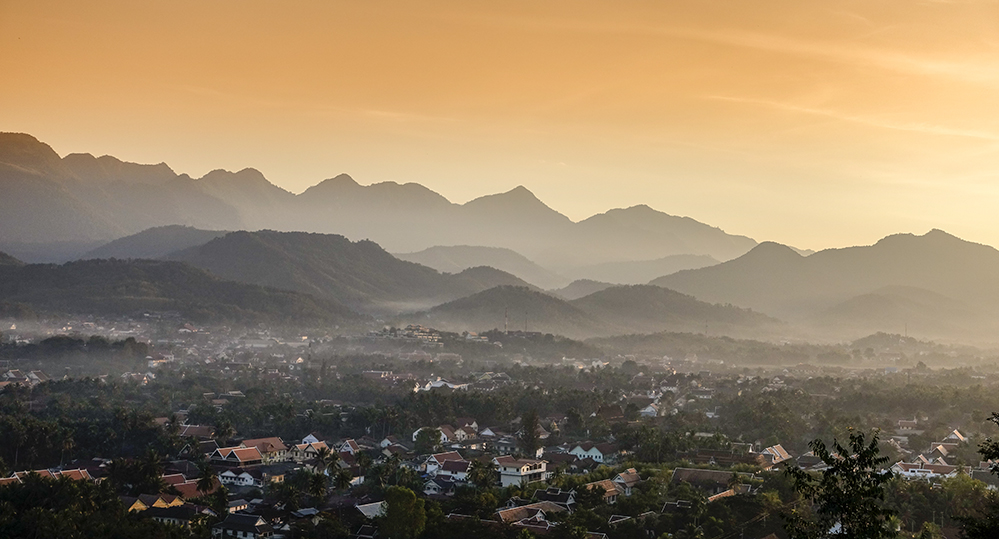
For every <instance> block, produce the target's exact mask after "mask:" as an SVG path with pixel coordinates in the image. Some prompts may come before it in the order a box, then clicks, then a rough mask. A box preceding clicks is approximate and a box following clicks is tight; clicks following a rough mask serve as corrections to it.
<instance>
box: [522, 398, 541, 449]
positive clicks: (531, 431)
mask: <svg viewBox="0 0 999 539" xmlns="http://www.w3.org/2000/svg"><path fill="white" fill-rule="evenodd" d="M540 428H541V426H540V424H539V422H538V411H537V410H534V409H531V410H528V411H527V412H526V413H524V415H523V417H522V418H521V425H520V437H519V440H518V441H519V442H520V449H521V450H522V451H523V452H524V453H525V454H526V455H528V456H531V457H533V456H534V453H535V452H536V451H537V450H538V448H539V447H541V438H540V437H539V436H538V434H539V433H538V430H539V429H540Z"/></svg>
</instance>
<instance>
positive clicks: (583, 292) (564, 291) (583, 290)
mask: <svg viewBox="0 0 999 539" xmlns="http://www.w3.org/2000/svg"><path fill="white" fill-rule="evenodd" d="M612 286H614V285H613V284H611V283H603V282H600V281H590V280H588V279H580V280H578V281H573V282H571V283H569V285H568V286H566V287H564V288H559V289H557V290H551V291H550V292H551V293H552V294H554V295H556V296H558V297H560V298H562V299H565V300H574V299H579V298H581V297H584V296H589V295H590V294H592V293H594V292H599V291H601V290H604V289H606V288H610V287H612Z"/></svg>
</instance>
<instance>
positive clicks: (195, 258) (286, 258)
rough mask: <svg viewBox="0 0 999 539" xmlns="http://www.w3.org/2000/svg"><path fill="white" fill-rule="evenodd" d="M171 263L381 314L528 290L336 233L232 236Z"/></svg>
mask: <svg viewBox="0 0 999 539" xmlns="http://www.w3.org/2000/svg"><path fill="white" fill-rule="evenodd" d="M169 258H170V259H171V260H179V261H183V262H187V263H189V264H191V265H193V266H195V267H198V268H201V269H204V270H207V271H209V272H211V273H213V274H215V275H218V276H220V277H222V278H225V279H231V280H234V281H239V282H244V283H252V284H259V285H264V286H272V287H275V288H282V289H286V290H295V291H298V292H303V293H306V294H310V295H315V296H317V297H325V298H331V299H335V300H337V301H341V302H343V303H345V304H347V305H350V306H351V307H353V308H355V309H361V310H365V311H370V312H382V313H392V312H398V311H405V310H418V309H425V308H428V307H430V306H432V305H436V304H439V303H443V302H445V301H449V300H452V299H455V298H458V297H462V296H465V295H468V294H473V293H475V292H479V291H482V290H485V289H487V288H492V287H494V286H497V285H500V284H518V285H526V283H524V282H523V281H521V280H519V279H517V278H516V277H514V276H512V275H509V274H507V273H504V272H501V271H499V270H494V269H491V268H476V269H470V270H466V271H465V272H462V273H459V274H457V275H446V274H441V273H439V272H437V271H436V270H434V269H431V268H428V267H426V266H421V265H419V264H414V263H412V262H406V261H403V260H399V259H397V258H395V257H393V256H392V255H390V254H389V253H388V252H386V251H385V250H384V249H382V248H381V247H380V246H378V244H376V243H374V242H371V241H358V242H352V241H350V240H348V239H347V238H345V237H343V236H338V235H335V234H312V233H305V232H275V231H271V230H264V231H259V232H232V233H229V234H226V235H225V236H222V237H219V238H216V239H214V240H212V241H209V242H208V243H206V244H204V245H200V246H196V247H192V248H190V249H185V250H183V251H179V252H177V253H174V254H172V255H170V256H169Z"/></svg>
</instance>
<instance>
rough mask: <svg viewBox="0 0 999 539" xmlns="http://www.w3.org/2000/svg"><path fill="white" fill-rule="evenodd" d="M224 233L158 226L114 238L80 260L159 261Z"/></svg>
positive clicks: (177, 226) (173, 226) (183, 227)
mask: <svg viewBox="0 0 999 539" xmlns="http://www.w3.org/2000/svg"><path fill="white" fill-rule="evenodd" d="M226 234H228V232H225V231H221V230H200V229H197V228H194V227H190V226H182V225H169V226H160V227H154V228H150V229H146V230H143V231H142V232H139V233H138V234H132V235H131V236H125V237H124V238H118V239H116V240H114V241H111V242H108V243H106V244H104V245H102V246H100V247H98V248H96V249H93V250H92V251H89V252H87V253H86V254H84V255H83V256H81V257H80V258H81V259H92V258H162V257H164V256H167V255H169V254H171V253H174V252H176V251H180V250H183V249H188V248H191V247H195V246H198V245H204V244H206V243H208V242H209V241H211V240H213V239H215V238H218V237H220V236H224V235H226Z"/></svg>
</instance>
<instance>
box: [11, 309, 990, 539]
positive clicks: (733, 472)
mask: <svg viewBox="0 0 999 539" xmlns="http://www.w3.org/2000/svg"><path fill="white" fill-rule="evenodd" d="M119 328H125V329H119ZM88 332H91V333H88ZM878 342H881V346H872V347H866V348H869V349H862V350H858V352H859V355H861V356H864V357H865V358H866V359H864V360H862V361H861V362H859V363H855V364H853V365H852V366H850V367H844V366H841V365H829V364H822V362H821V361H812V362H800V363H795V364H784V365H781V364H770V365H765V364H761V365H756V366H753V367H751V368H750V367H745V366H736V365H733V364H731V362H726V361H725V360H724V359H720V358H718V357H712V356H711V355H710V354H709V355H703V352H702V356H697V355H695V354H692V353H691V354H687V355H685V357H683V358H679V359H673V358H671V357H669V356H649V355H641V354H638V355H627V356H625V355H617V356H609V355H607V354H603V353H600V352H598V351H597V350H596V349H592V348H589V347H587V345H584V344H583V343H577V342H573V341H568V340H559V339H556V338H555V337H553V336H551V335H542V334H531V333H526V332H500V331H488V332H485V333H481V334H474V333H465V334H453V333H446V332H439V331H437V330H434V329H432V328H428V327H423V326H408V327H405V328H392V327H386V328H385V329H384V330H380V331H372V332H369V333H367V334H359V335H357V336H355V337H342V336H335V337H334V336H330V335H328V334H325V333H308V334H293V335H292V334H289V335H284V334H281V333H280V332H272V331H270V330H267V329H265V328H256V329H252V330H242V331H234V330H231V329H229V328H201V327H196V326H194V325H192V324H190V323H186V322H184V323H179V322H177V321H176V320H174V319H173V318H172V317H170V316H166V317H160V316H156V317H154V319H153V320H148V321H147V320H130V321H122V320H117V321H92V320H91V321H88V320H75V321H72V322H63V323H60V324H55V325H49V326H45V325H44V324H41V323H37V324H35V325H33V326H31V325H29V326H25V325H23V324H22V325H21V326H17V325H13V324H11V325H8V326H7V327H6V329H5V330H4V332H3V343H4V344H3V345H2V346H3V348H2V350H3V357H4V359H3V365H2V370H3V372H2V376H0V387H2V390H0V429H2V431H3V432H4V433H6V434H5V436H4V438H5V440H6V442H5V444H4V445H3V448H2V451H0V459H2V460H0V464H2V469H0V472H3V475H4V479H0V485H5V486H8V487H9V486H11V485H16V487H11V488H23V489H28V491H31V492H35V493H36V494H38V493H39V492H42V491H44V490H45V488H46V487H44V485H46V484H64V483H67V482H72V483H74V484H77V485H80V486H78V487H77V488H81V489H83V490H82V491H80V492H83V493H87V492H90V493H97V492H101V493H108V494H113V496H114V500H113V502H116V503H112V501H107V502H106V503H107V504H109V507H104V508H100V509H97V510H99V511H112V509H111V508H110V507H111V506H113V507H116V508H119V507H120V508H124V511H125V512H126V513H127V515H126V516H123V517H121V519H122V520H119V521H118V522H119V523H126V522H127V523H131V525H134V526H136V527H138V528H136V529H139V528H141V527H143V526H149V525H150V524H149V523H150V522H153V523H156V524H157V525H161V526H160V528H157V529H156V531H155V532H149V529H150V528H142V529H145V530H146V531H145V532H143V533H145V534H148V533H158V534H161V536H164V537H167V536H170V537H173V536H193V537H208V536H212V537H287V538H298V537H303V538H304V537H356V538H373V537H384V538H396V537H467V536H470V535H473V534H475V535H480V536H483V537H518V538H526V537H535V536H537V537H541V536H545V537H553V538H561V537H592V538H598V537H607V538H611V539H614V538H618V537H621V538H624V537H639V536H643V537H646V536H647V537H677V538H680V537H727V536H729V535H730V534H736V533H737V534H739V535H740V536H744V537H750V538H760V539H762V538H764V537H772V536H774V537H782V536H783V535H782V534H783V521H782V518H781V515H782V514H783V512H784V511H785V510H786V508H787V507H788V506H790V505H792V504H794V503H796V500H797V499H799V498H798V497H799V496H800V495H799V494H797V493H796V492H795V489H794V487H793V485H792V481H791V479H790V478H789V476H788V474H787V473H785V470H786V469H787V468H789V467H793V468H795V469H800V470H804V471H806V472H823V471H825V470H829V469H830V467H831V465H832V463H831V462H830V461H829V460H828V459H823V458H822V455H820V454H817V453H816V452H815V451H814V450H813V448H812V447H810V445H809V441H810V440H812V439H815V438H819V439H825V440H830V441H831V440H833V439H836V440H840V441H843V440H846V439H847V438H849V436H850V435H851V433H852V432H854V431H855V430H858V431H860V430H863V431H866V432H875V433H877V435H878V436H879V437H880V438H879V440H878V445H877V448H878V451H880V453H881V454H882V455H883V456H885V457H887V459H888V460H887V461H886V462H885V463H884V464H883V465H882V466H881V468H882V469H883V470H884V471H886V472H891V474H892V476H893V477H894V479H893V480H892V481H891V482H890V483H888V487H887V488H888V491H889V495H888V500H889V502H888V503H890V504H893V507H894V508H895V510H896V512H897V513H896V514H898V515H902V516H903V517H902V518H901V521H900V523H899V528H900V529H902V530H906V531H908V532H910V533H913V534H919V533H938V534H940V535H939V536H940V537H956V534H957V533H958V531H957V530H960V529H961V522H962V520H961V519H962V518H968V517H969V515H972V514H974V512H975V511H977V510H981V509H982V508H984V507H985V506H986V505H987V502H988V499H989V494H988V493H989V492H992V491H994V490H995V489H996V487H997V486H999V478H997V476H996V475H995V474H994V473H993V470H994V468H995V462H994V461H991V460H989V459H987V458H983V457H981V455H979V453H978V449H979V444H981V443H982V442H984V441H986V439H987V438H988V437H989V436H992V435H994V434H995V433H996V430H997V429H996V425H995V424H993V423H991V422H989V421H988V419H989V413H990V412H991V411H993V410H999V397H997V394H999V392H996V391H995V388H996V387H997V386H999V369H997V368H996V364H995V363H994V360H993V361H992V362H990V361H989V358H988V357H978V358H977V359H976V360H975V361H977V363H976V364H974V365H962V366H953V365H954V362H955V361H958V360H959V361H966V360H967V361H970V359H968V358H967V357H965V356H963V355H962V354H967V353H968V352H967V350H963V349H953V350H944V351H941V350H939V349H937V350H934V351H932V352H926V351H923V352H917V353H915V354H913V353H912V347H913V346H916V345H914V344H913V343H911V342H908V341H906V340H905V339H903V338H896V337H888V336H874V337H872V339H871V340H869V341H868V342H867V343H866V344H872V345H877V343H878ZM885 343H888V344H891V343H895V345H896V346H895V347H894V348H893V347H892V346H888V345H886V344H885ZM855 344H856V343H855ZM862 344H865V343H861V345H862ZM926 346H930V347H931V348H932V347H933V346H936V345H932V346H931V345H928V344H927V345H926ZM819 350H825V349H819ZM900 350H906V351H908V353H909V354H908V355H907V354H906V352H905V351H900ZM567 351H573V352H577V353H578V352H589V355H586V356H579V357H571V358H570V357H567V356H564V355H562V354H563V353H564V352H567ZM828 353H829V352H828V350H826V351H824V352H823V351H819V352H817V354H828ZM843 353H846V354H849V353H850V352H849V350H847V351H845V352H843ZM969 357H970V356H969ZM961 358H963V359H961ZM924 359H925V360H927V361H930V362H931V363H932V362H933V361H934V360H937V361H946V362H950V364H951V365H952V366H951V367H946V368H944V367H937V368H929V367H927V365H926V364H925V363H924V362H923V360H924ZM115 369H117V370H115ZM957 389H960V392H957ZM872 429H876V430H873V431H872ZM84 484H86V485H87V486H86V487H84V486H82V485H84ZM87 489H90V490H87ZM0 492H3V493H10V492H17V491H16V490H15V491H11V490H3V489H0ZM6 495H8V496H10V495H12V494H6ZM47 495H48V496H53V502H52V503H56V504H57V503H66V500H62V501H57V500H58V496H67V495H68V494H66V493H65V492H62V493H60V494H56V493H50V494H47ZM91 495H96V494H91ZM917 495H918V497H919V499H921V500H923V501H922V502H920V503H915V502H914V501H913V497H914V496H917ZM3 496H4V495H3V494H0V499H2V498H3ZM10 503H14V504H16V503H17V502H16V500H15V501H11V502H10ZM15 506H16V505H15ZM761 515H763V517H762V518H761ZM768 515H769V518H767V516H768ZM121 525H124V524H121ZM771 534H774V535H771Z"/></svg>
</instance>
